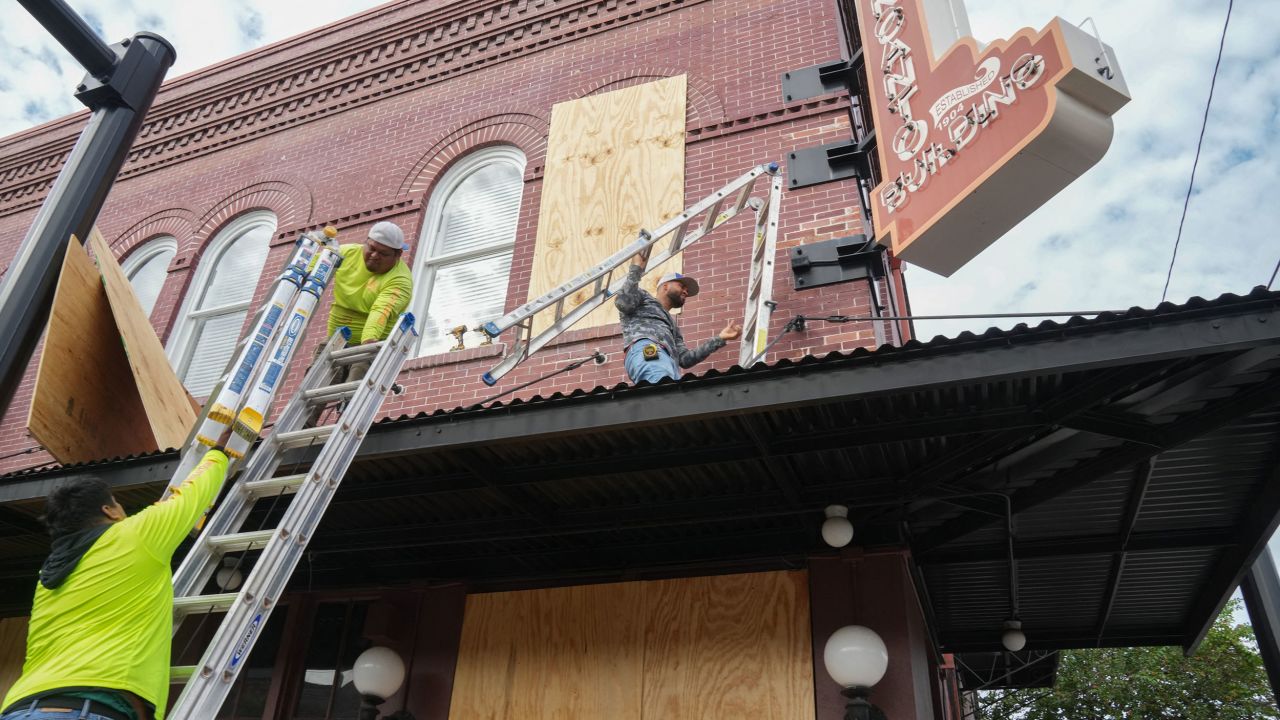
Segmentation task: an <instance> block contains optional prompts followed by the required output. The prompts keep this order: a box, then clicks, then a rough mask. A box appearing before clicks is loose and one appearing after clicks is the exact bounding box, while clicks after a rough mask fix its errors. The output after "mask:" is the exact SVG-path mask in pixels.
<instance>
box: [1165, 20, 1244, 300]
mask: <svg viewBox="0 0 1280 720" xmlns="http://www.w3.org/2000/svg"><path fill="white" fill-rule="evenodd" d="M1234 4H1235V0H1227V19H1226V20H1225V21H1223V23H1222V37H1221V38H1220V39H1219V40H1218V60H1217V62H1215V63H1214V64H1213V77H1212V78H1210V80H1209V99H1208V100H1206V101H1205V103H1204V119H1203V120H1202V121H1201V122H1200V139H1199V140H1197V141H1196V157H1195V160H1193V161H1192V162H1191V180H1190V182H1188V183H1187V197H1186V198H1185V199H1184V200H1183V201H1182V219H1181V220H1179V221H1178V236H1177V237H1176V238H1174V240H1173V256H1172V257H1170V258H1169V272H1167V273H1165V276H1164V291H1163V292H1161V293H1160V302H1164V301H1165V298H1167V297H1168V296H1169V281H1170V280H1172V279H1173V264H1174V262H1176V261H1177V259H1178V245H1180V244H1181V243H1182V226H1183V225H1184V224H1185V223H1186V222H1187V207H1188V206H1189V205H1190V204H1191V189H1192V188H1194V187H1195V185H1196V166H1198V165H1199V164H1200V148H1201V147H1203V146H1204V131H1205V128H1206V127H1208V126H1209V107H1210V106H1211V105H1213V88H1214V86H1215V85H1217V84H1218V68H1219V67H1221V65H1222V48H1223V47H1224V46H1225V45H1226V44H1227V26H1228V25H1230V24H1231V7H1232V5H1234Z"/></svg>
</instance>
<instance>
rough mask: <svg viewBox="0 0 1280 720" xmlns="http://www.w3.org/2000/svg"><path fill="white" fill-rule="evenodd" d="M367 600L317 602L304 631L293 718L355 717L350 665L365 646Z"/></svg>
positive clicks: (356, 708)
mask: <svg viewBox="0 0 1280 720" xmlns="http://www.w3.org/2000/svg"><path fill="white" fill-rule="evenodd" d="M368 609H369V606H368V604H367V603H362V602H360V603H357V602H339V603H320V604H319V605H317V606H316V613H315V619H314V620H313V621H312V623H311V628H310V632H308V633H307V634H306V638H307V639H306V642H307V653H306V661H305V662H304V664H303V670H302V673H303V676H302V682H301V683H300V684H299V687H300V690H299V693H298V698H297V703H296V704H295V706H294V707H295V708H296V710H295V711H294V714H293V720H339V719H342V720H345V719H346V718H354V717H356V716H357V714H358V711H359V708H360V694H359V693H357V692H356V688H355V684H354V683H353V682H352V675H351V668H352V667H353V666H354V665H355V661H356V658H357V657H359V655H360V653H361V652H363V651H364V650H365V648H366V647H367V646H368V644H369V643H368V642H366V641H365V640H364V639H363V637H362V634H363V632H364V619H365V615H366V613H367V612H368Z"/></svg>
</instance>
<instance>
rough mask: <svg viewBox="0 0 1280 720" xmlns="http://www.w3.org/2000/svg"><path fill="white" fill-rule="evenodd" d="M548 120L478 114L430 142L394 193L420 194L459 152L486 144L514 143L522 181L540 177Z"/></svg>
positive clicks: (521, 115)
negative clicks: (521, 160) (522, 163)
mask: <svg viewBox="0 0 1280 720" xmlns="http://www.w3.org/2000/svg"><path fill="white" fill-rule="evenodd" d="M548 132H550V124H549V123H548V122H547V121H546V119H545V118H543V117H542V116H540V115H536V114H533V113H504V114H501V115H491V116H488V117H483V118H478V119H475V120H471V121H469V122H466V123H463V124H462V126H461V127H459V128H457V129H455V130H452V131H450V132H447V133H445V135H444V136H443V137H441V138H440V139H438V140H436V141H435V142H434V143H432V144H431V147H430V148H428V149H427V151H426V152H424V153H423V154H422V156H421V157H419V158H418V161H417V162H416V163H414V165H413V168H412V169H410V170H409V172H408V174H407V175H405V178H404V181H403V182H401V183H400V189H399V191H398V192H397V193H396V194H397V195H399V196H403V195H424V194H425V193H427V192H428V191H430V189H431V187H432V186H433V185H434V184H435V182H436V180H437V179H438V178H439V177H440V175H441V174H442V173H443V172H444V170H445V169H447V168H448V167H449V166H450V165H451V164H453V161H454V160H456V159H458V157H459V156H461V155H463V154H465V153H468V152H470V151H472V150H475V149H477V148H481V147H485V146H488V145H497V144H508V145H515V146H516V147H518V148H520V151H521V152H523V153H524V156H525V173H524V179H525V180H526V181H529V180H534V179H537V178H540V177H542V168H543V165H544V164H545V163H546V158H547V134H548Z"/></svg>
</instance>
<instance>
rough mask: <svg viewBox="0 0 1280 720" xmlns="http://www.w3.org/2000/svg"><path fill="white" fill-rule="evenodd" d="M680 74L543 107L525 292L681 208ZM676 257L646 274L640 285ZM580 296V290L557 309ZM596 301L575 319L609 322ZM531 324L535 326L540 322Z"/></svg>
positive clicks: (606, 309)
mask: <svg viewBox="0 0 1280 720" xmlns="http://www.w3.org/2000/svg"><path fill="white" fill-rule="evenodd" d="M686 87H687V78H686V76H684V75H679V76H677V77H672V78H666V79H663V80H658V81H655V82H650V83H644V84H643V85H636V86H633V87H629V88H624V89H622V90H615V91H613V92H609V93H603V94H601V95H591V96H588V97H585V98H581V99H579V100H573V101H570V102H563V103H559V104H557V105H556V106H555V107H553V108H552V111H551V135H550V138H549V139H548V141H547V162H546V170H545V171H544V173H543V180H542V208H541V211H540V213H539V216H538V240H537V247H536V250H535V253H534V258H533V273H532V277H531V279H530V281H529V299H533V298H535V297H538V296H539V295H542V294H543V293H545V292H547V291H548V290H551V289H552V288H554V287H556V286H557V285H560V284H561V283H563V282H565V281H566V280H569V279H570V278H572V277H574V276H575V275H578V274H579V273H581V272H583V271H584V270H587V269H588V268H590V267H592V266H593V265H595V264H596V263H598V262H600V261H601V260H603V259H604V258H606V257H608V256H609V255H611V254H613V253H615V252H617V251H618V250H620V249H622V248H623V247H624V246H625V245H627V244H629V243H631V242H632V241H634V240H635V238H636V233H637V232H639V230H640V229H641V228H647V229H650V230H652V229H654V228H656V227H657V226H658V225H660V224H662V223H663V222H665V221H666V220H668V219H670V218H672V217H674V216H676V215H678V214H679V213H680V211H681V210H683V209H684V128H685V93H686ZM679 269H680V259H679V258H678V257H677V258H673V259H672V260H671V261H670V262H669V263H667V264H666V265H665V267H663V268H660V269H657V270H654V271H653V272H651V273H650V274H649V276H647V278H646V279H647V280H648V283H647V289H648V290H649V291H650V292H652V290H653V285H654V284H655V282H656V280H657V278H658V277H660V275H661V273H663V272H672V271H679ZM587 297H589V294H588V291H585V290H584V291H582V293H581V294H580V296H579V297H575V298H573V299H572V300H571V301H570V302H569V304H568V306H567V307H566V308H565V309H566V311H567V310H569V309H570V308H571V307H573V306H576V305H577V304H579V303H581V302H582V301H583V300H586V299H587ZM617 320H618V313H617V310H616V309H614V307H613V304H612V303H605V304H604V305H603V306H602V307H601V308H600V309H598V310H596V311H595V312H593V313H591V315H589V316H587V317H586V318H585V319H583V320H582V321H581V322H579V323H578V325H577V327H595V326H598V325H606V324H609V323H612V322H617ZM541 329H542V328H541V327H535V328H534V330H535V331H538V330H541Z"/></svg>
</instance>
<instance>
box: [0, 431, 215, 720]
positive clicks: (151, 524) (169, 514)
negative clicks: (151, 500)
mask: <svg viewBox="0 0 1280 720" xmlns="http://www.w3.org/2000/svg"><path fill="white" fill-rule="evenodd" d="M226 474H227V456H226V455H225V454H224V453H223V452H222V451H221V450H210V451H209V452H207V453H205V456H204V459H203V460H202V461H201V462H200V464H199V465H198V466H196V469H195V470H193V471H191V474H190V475H189V476H187V479H186V480H185V481H184V482H183V483H182V486H181V487H179V488H178V489H176V490H175V491H174V492H173V494H172V495H170V496H169V497H168V498H167V499H165V500H163V501H161V502H158V503H156V504H154V505H152V506H150V507H148V508H147V509H145V510H143V511H142V512H140V513H137V514H135V515H130V516H126V514H125V511H124V508H122V507H120V504H119V503H118V502H116V499H115V497H113V496H112V494H111V490H110V488H108V487H107V484H106V483H104V482H103V481H102V480H99V479H96V478H90V479H85V480H81V481H78V482H75V483H72V484H69V485H64V486H62V487H59V488H57V489H55V490H54V491H53V492H52V493H50V494H49V497H48V499H47V500H46V512H45V523H46V524H47V525H48V526H49V533H50V534H51V535H52V536H53V543H52V547H51V549H50V552H49V557H48V558H47V559H46V560H45V562H44V566H43V567H41V568H40V581H39V582H38V583H37V584H36V591H35V599H34V601H33V602H32V607H31V620H30V625H29V626H28V629H27V654H26V661H25V662H24V663H23V665H22V676H21V677H19V678H18V681H17V682H16V683H14V684H13V687H11V688H10V689H9V694H8V695H7V696H6V697H5V699H4V702H3V704H2V705H0V707H3V708H4V709H3V711H2V712H0V720H72V719H73V718H75V719H77V720H79V719H87V720H152V718H162V717H163V716H164V711H165V708H166V706H167V703H168V698H169V667H170V663H169V648H170V645H171V644H172V640H173V573H172V571H171V570H170V564H171V559H172V557H173V553H174V551H175V550H177V549H178V544H179V543H181V542H182V540H183V538H185V537H187V534H188V533H190V532H191V530H192V528H194V527H195V524H196V522H197V521H199V520H200V518H201V517H203V516H204V512H205V510H206V509H208V507H209V506H210V505H212V504H213V501H214V499H216V498H217V496H218V491H219V489H221V487H222V481H223V480H224V479H225V478H226Z"/></svg>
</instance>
